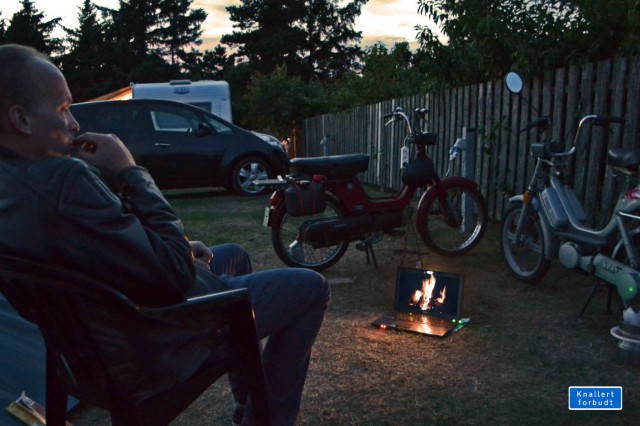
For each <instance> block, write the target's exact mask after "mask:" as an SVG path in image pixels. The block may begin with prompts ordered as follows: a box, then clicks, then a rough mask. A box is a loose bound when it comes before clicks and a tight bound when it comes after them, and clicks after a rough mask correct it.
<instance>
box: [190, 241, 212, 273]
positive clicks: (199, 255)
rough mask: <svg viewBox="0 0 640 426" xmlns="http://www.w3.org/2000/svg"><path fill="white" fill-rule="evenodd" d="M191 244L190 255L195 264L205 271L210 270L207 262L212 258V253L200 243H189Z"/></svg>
mask: <svg viewBox="0 0 640 426" xmlns="http://www.w3.org/2000/svg"><path fill="white" fill-rule="evenodd" d="M189 244H191V255H192V256H193V260H194V262H195V263H197V264H199V265H200V266H202V267H203V268H205V269H211V267H210V266H209V262H211V259H212V258H213V253H212V252H211V250H209V247H207V246H206V244H204V243H203V242H202V241H189Z"/></svg>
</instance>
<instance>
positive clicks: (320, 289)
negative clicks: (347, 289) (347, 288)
mask: <svg viewBox="0 0 640 426" xmlns="http://www.w3.org/2000/svg"><path fill="white" fill-rule="evenodd" d="M301 271H304V272H303V273H304V274H305V277H304V278H303V281H304V282H305V283H307V286H308V290H309V291H311V292H313V294H314V295H316V301H317V302H318V303H322V304H325V305H328V304H329V301H330V300H331V288H330V287H329V283H328V282H327V280H326V278H325V277H324V276H322V275H321V274H320V273H318V272H316V271H312V270H311V269H301Z"/></svg>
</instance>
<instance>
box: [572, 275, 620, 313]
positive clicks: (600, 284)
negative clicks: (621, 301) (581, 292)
mask: <svg viewBox="0 0 640 426" xmlns="http://www.w3.org/2000/svg"><path fill="white" fill-rule="evenodd" d="M605 287H607V290H609V293H608V294H607V314H611V313H612V311H611V292H612V290H613V288H612V287H611V286H610V285H609V284H607V283H606V282H604V281H601V280H597V281H596V282H595V284H594V285H593V288H592V289H591V293H590V294H589V298H588V299H587V301H586V302H585V303H584V305H583V306H582V309H581V310H580V313H579V314H578V318H582V315H583V314H584V311H586V310H587V306H588V305H589V303H590V302H591V299H593V296H595V295H596V293H597V292H598V290H602V289H604V288H605Z"/></svg>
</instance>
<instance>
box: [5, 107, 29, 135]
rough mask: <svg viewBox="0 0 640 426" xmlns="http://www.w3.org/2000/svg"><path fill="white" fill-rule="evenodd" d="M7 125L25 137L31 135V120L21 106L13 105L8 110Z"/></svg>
mask: <svg viewBox="0 0 640 426" xmlns="http://www.w3.org/2000/svg"><path fill="white" fill-rule="evenodd" d="M9 123H10V124H11V125H12V126H13V128H14V129H16V130H17V131H18V132H20V133H23V134H25V135H30V134H31V120H30V119H29V114H27V111H26V110H25V108H24V107H23V106H22V105H14V106H12V107H11V108H9Z"/></svg>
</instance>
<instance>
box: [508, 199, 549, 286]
mask: <svg viewBox="0 0 640 426" xmlns="http://www.w3.org/2000/svg"><path fill="white" fill-rule="evenodd" d="M522 208H523V205H522V203H512V204H511V205H510V206H509V208H508V209H507V210H506V211H505V213H504V215H503V218H502V228H501V232H500V244H501V246H502V253H503V255H504V260H505V263H506V264H507V267H508V268H509V270H510V271H511V273H512V274H513V275H514V276H515V277H516V278H517V279H519V280H520V281H522V282H525V283H529V284H535V283H537V282H538V281H540V280H541V279H542V278H543V277H544V276H545V275H546V273H547V272H548V271H549V266H550V265H551V261H550V260H549V259H547V258H545V252H544V235H543V233H542V226H541V225H540V219H539V218H538V215H537V214H536V212H534V211H533V210H530V211H529V213H527V218H526V219H525V222H524V226H523V229H521V232H520V237H519V238H518V241H516V229H517V227H518V221H519V219H520V215H521V213H522Z"/></svg>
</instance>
